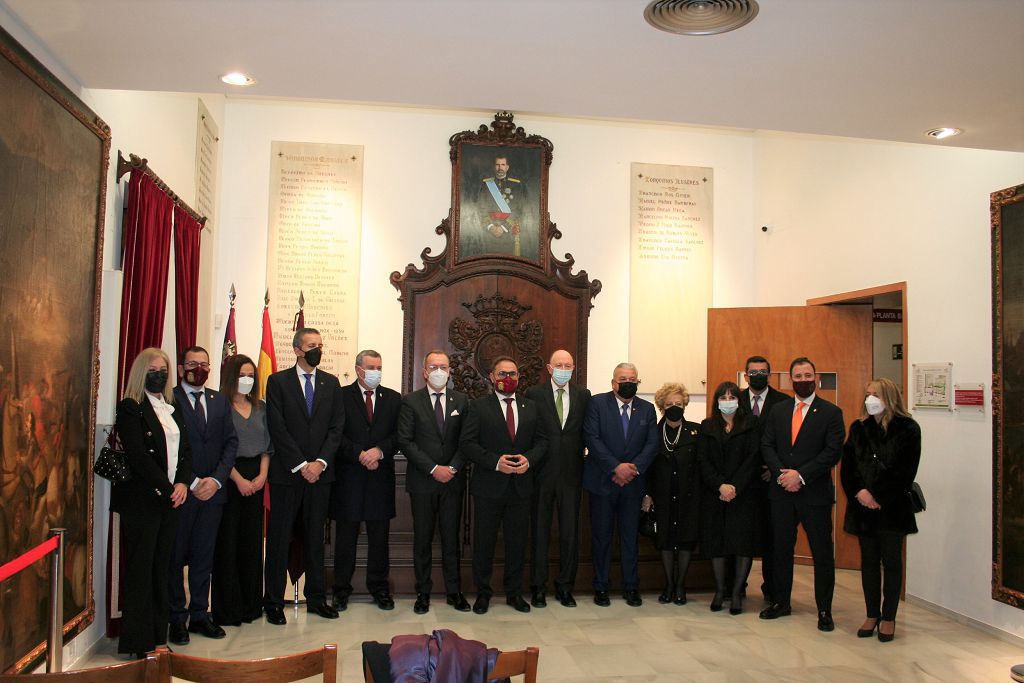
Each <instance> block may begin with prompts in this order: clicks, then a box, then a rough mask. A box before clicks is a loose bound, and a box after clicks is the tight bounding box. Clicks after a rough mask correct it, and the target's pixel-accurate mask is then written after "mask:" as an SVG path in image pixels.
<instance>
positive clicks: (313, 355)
mask: <svg viewBox="0 0 1024 683" xmlns="http://www.w3.org/2000/svg"><path fill="white" fill-rule="evenodd" d="M323 352H324V351H323V349H321V348H319V347H317V348H315V349H309V350H308V351H306V355H305V358H306V363H307V364H308V365H309V367H311V368H315V367H316V366H318V365H320V357H321V356H322V355H323Z"/></svg>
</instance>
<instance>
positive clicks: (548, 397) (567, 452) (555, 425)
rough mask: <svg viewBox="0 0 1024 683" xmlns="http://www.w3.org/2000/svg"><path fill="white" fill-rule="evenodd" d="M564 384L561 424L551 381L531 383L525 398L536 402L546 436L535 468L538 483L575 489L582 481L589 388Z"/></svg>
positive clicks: (572, 383)
mask: <svg viewBox="0 0 1024 683" xmlns="http://www.w3.org/2000/svg"><path fill="white" fill-rule="evenodd" d="M565 388H566V392H567V393H568V395H569V414H568V415H566V416H565V426H562V425H561V424H560V423H559V422H558V410H557V409H556V408H555V392H554V389H553V387H552V384H551V382H544V383H543V384H538V385H536V386H532V387H530V388H529V389H527V390H526V392H524V395H525V396H526V398H528V399H530V400H531V401H534V402H535V403H536V404H537V407H538V409H539V412H540V416H541V419H543V420H544V434H545V435H546V436H547V438H548V450H547V453H546V454H545V455H544V459H543V461H541V464H540V467H538V468H537V472H536V476H537V477H538V481H539V485H540V486H541V488H544V489H548V488H550V487H552V486H555V485H556V484H558V485H562V486H567V487H569V488H576V489H578V488H580V487H581V486H582V482H583V418H584V417H585V416H586V414H587V404H588V403H590V389H586V388H583V387H580V386H579V385H577V384H576V383H574V382H569V383H568V384H567V385H566V387H565Z"/></svg>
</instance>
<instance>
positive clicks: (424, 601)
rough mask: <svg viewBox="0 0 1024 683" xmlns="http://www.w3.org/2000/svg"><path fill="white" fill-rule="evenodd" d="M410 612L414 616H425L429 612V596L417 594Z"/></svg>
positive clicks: (427, 594)
mask: <svg viewBox="0 0 1024 683" xmlns="http://www.w3.org/2000/svg"><path fill="white" fill-rule="evenodd" d="M412 611H413V612H415V613H416V614H426V613H427V612H429V611H430V594H429V593H417V594H416V604H415V605H413V606H412Z"/></svg>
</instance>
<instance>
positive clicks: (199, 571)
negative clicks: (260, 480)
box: [170, 481, 234, 624]
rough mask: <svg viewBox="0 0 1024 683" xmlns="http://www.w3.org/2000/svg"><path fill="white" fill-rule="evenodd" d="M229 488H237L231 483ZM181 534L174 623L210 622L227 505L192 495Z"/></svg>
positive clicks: (173, 587)
mask: <svg viewBox="0 0 1024 683" xmlns="http://www.w3.org/2000/svg"><path fill="white" fill-rule="evenodd" d="M227 484H228V485H230V486H234V484H232V483H231V482H230V481H229V482H227ZM180 510H181V516H180V518H179V521H178V533H177V536H176V538H175V539H174V550H173V552H172V554H171V573H170V595H171V623H172V624H183V623H185V621H186V620H188V621H191V622H192V623H198V622H200V621H204V620H205V619H209V618H210V615H209V607H210V579H211V577H212V576H213V555H214V549H215V548H216V547H217V530H218V529H219V528H220V519H221V515H222V514H223V513H224V503H222V502H219V501H218V502H214V501H213V500H212V499H211V500H205V501H204V500H199V499H198V498H195V497H194V496H192V495H189V497H188V498H186V499H185V503H184V504H183V505H182V506H181V508H180ZM185 565H188V609H186V608H185Z"/></svg>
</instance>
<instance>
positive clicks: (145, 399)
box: [110, 348, 193, 659]
mask: <svg viewBox="0 0 1024 683" xmlns="http://www.w3.org/2000/svg"><path fill="white" fill-rule="evenodd" d="M169 368H170V359H169V358H168V357H167V354H166V353H164V352H163V351H162V350H160V349H155V348H149V349H144V350H143V351H142V352H141V353H139V355H138V356H137V357H136V358H135V361H134V362H133V363H132V367H131V370H130V372H129V374H128V383H127V386H126V387H125V391H124V399H123V400H122V401H121V402H120V403H118V404H117V417H116V418H115V422H114V425H115V429H116V430H117V435H118V437H119V438H120V439H121V445H122V446H123V447H124V451H125V454H126V455H127V458H128V467H129V469H130V471H131V475H132V476H131V479H129V480H128V481H126V482H123V483H120V484H115V485H114V487H113V490H112V492H111V502H110V509H111V510H113V511H114V512H117V513H118V514H119V515H120V517H121V533H122V536H123V540H124V552H125V578H124V593H123V595H122V598H121V611H122V615H123V616H122V623H121V640H120V642H119V643H118V648H117V651H118V652H121V653H128V654H130V655H132V656H133V657H136V658H138V659H141V658H142V657H144V656H145V653H147V652H149V651H151V650H153V649H155V648H156V646H157V645H164V644H166V643H167V621H168V617H169V613H170V598H169V583H168V573H169V572H170V565H171V549H172V548H173V546H174V537H175V534H176V532H177V525H178V508H180V507H181V504H182V503H184V502H185V497H186V496H187V495H188V484H189V482H191V481H192V479H193V476H192V457H191V452H190V451H189V447H188V439H186V438H185V437H184V427H183V423H182V420H181V412H180V411H176V410H175V409H174V407H173V406H172V405H171V402H170V401H171V383H170V379H169V373H168V370H169Z"/></svg>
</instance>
